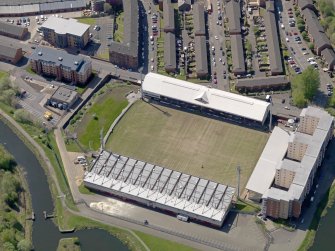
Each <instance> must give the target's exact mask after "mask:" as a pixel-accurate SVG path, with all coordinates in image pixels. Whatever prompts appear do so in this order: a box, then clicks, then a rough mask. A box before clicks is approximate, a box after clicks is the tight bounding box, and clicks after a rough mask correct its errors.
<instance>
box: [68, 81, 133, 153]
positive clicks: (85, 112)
mask: <svg viewBox="0 0 335 251" xmlns="http://www.w3.org/2000/svg"><path fill="white" fill-rule="evenodd" d="M137 89H138V87H137V86H133V85H126V84H118V85H111V84H107V85H106V86H105V87H104V88H102V89H101V90H100V91H99V92H98V93H96V94H95V96H94V98H93V99H92V101H91V102H89V103H88V104H87V105H86V106H85V107H83V108H82V109H81V110H80V111H79V112H78V113H77V115H76V116H75V117H74V118H73V119H72V120H71V122H70V126H69V127H68V130H69V131H70V132H72V133H74V132H76V133H77V137H78V141H79V143H80V144H81V145H82V146H83V147H84V148H86V149H98V148H99V146H100V132H101V130H102V131H103V135H105V134H106V133H107V131H108V129H109V127H110V126H111V125H112V123H113V122H114V120H115V119H116V118H117V117H118V116H119V114H120V113H121V112H122V110H123V109H124V108H125V107H126V106H127V105H128V101H127V98H126V94H127V93H129V92H131V91H135V90H137ZM66 143H67V149H68V150H69V151H77V150H79V149H78V145H77V144H76V143H75V142H74V141H72V140H68V141H67V142H66Z"/></svg>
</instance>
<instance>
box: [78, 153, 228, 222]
mask: <svg viewBox="0 0 335 251" xmlns="http://www.w3.org/2000/svg"><path fill="white" fill-rule="evenodd" d="M84 183H85V185H87V186H89V187H90V186H92V185H93V187H94V188H98V189H99V188H100V189H102V190H103V191H107V192H110V193H111V194H113V193H116V194H118V195H120V194H121V195H122V196H123V197H128V198H131V199H133V200H138V201H139V202H141V203H142V204H143V203H144V202H143V200H145V201H146V202H147V203H149V202H152V203H154V205H155V207H160V208H162V207H161V206H160V205H162V206H164V207H168V208H170V209H171V210H172V211H174V212H179V211H182V212H184V213H186V214H187V215H189V216H190V217H193V218H198V219H201V220H204V221H206V220H208V221H209V222H217V224H218V223H221V224H222V222H223V220H224V218H225V216H226V214H227V213H228V210H229V206H230V204H231V201H232V198H233V196H234V194H235V188H233V187H229V186H226V185H223V184H220V183H216V182H213V181H210V180H206V179H202V178H200V177H196V176H192V175H189V174H185V173H180V172H178V171H173V170H171V169H168V168H164V167H160V166H156V165H154V164H150V163H147V162H143V161H140V160H136V159H132V158H129V157H126V156H122V155H119V154H116V153H110V152H107V151H102V152H101V153H100V155H99V157H98V158H97V159H96V160H95V161H94V164H93V167H92V169H91V170H90V171H89V172H86V173H85V177H84Z"/></svg>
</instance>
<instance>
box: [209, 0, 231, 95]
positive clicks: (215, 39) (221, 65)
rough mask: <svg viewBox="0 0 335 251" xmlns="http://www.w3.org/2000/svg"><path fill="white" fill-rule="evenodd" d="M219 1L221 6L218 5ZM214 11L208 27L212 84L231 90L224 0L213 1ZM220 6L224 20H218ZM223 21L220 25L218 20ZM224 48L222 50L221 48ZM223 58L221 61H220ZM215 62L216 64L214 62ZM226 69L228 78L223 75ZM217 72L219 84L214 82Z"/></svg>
mask: <svg viewBox="0 0 335 251" xmlns="http://www.w3.org/2000/svg"><path fill="white" fill-rule="evenodd" d="M218 3H219V6H218ZM212 6H213V12H212V14H208V27H209V50H210V58H209V59H210V64H211V71H212V84H211V86H213V87H214V88H218V89H220V90H225V91H229V82H228V81H229V80H228V75H229V74H228V68H227V67H228V66H227V58H226V53H225V49H226V43H225V40H226V39H225V35H224V27H223V23H224V18H225V16H224V12H223V1H222V0H214V1H212ZM219 8H220V12H221V13H222V20H218V11H219ZM218 21H219V23H220V22H221V23H222V25H218V24H217V22H218ZM212 46H214V48H215V55H214V56H213V53H212ZM220 48H222V50H220ZM220 59H221V61H222V62H221V61H220ZM214 62H215V64H214ZM224 71H226V73H227V74H226V79H224V77H223V75H224V74H223V72H224ZM214 72H216V76H217V85H215V84H213V74H214Z"/></svg>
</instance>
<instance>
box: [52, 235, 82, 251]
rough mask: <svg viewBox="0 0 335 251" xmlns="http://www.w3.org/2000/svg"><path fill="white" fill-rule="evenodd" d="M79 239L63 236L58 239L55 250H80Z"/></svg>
mask: <svg viewBox="0 0 335 251" xmlns="http://www.w3.org/2000/svg"><path fill="white" fill-rule="evenodd" d="M80 250H81V249H80V242H79V239H78V238H76V237H74V238H63V239H60V240H59V243H58V248H57V251H80Z"/></svg>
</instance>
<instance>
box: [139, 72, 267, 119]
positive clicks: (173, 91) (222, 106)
mask: <svg viewBox="0 0 335 251" xmlns="http://www.w3.org/2000/svg"><path fill="white" fill-rule="evenodd" d="M142 91H143V92H147V93H153V94H158V95H162V96H165V97H168V98H171V99H176V100H180V101H183V102H186V103H189V104H195V105H200V106H203V107H206V108H209V109H213V110H216V111H222V112H225V113H229V114H232V115H236V116H240V117H244V118H248V119H252V120H255V121H259V122H264V121H265V119H266V117H267V114H268V111H269V107H270V104H269V103H267V102H264V101H261V100H258V99H254V98H249V97H245V96H242V95H238V94H234V93H230V92H225V91H221V90H218V89H212V88H208V87H205V86H202V85H198V84H194V83H190V82H186V81H183V80H179V79H175V78H171V77H166V76H163V75H159V74H156V73H148V74H147V75H146V76H145V78H144V81H143V84H142Z"/></svg>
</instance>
